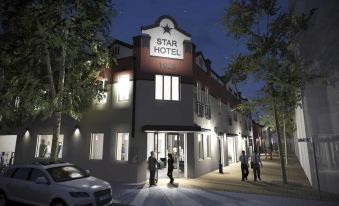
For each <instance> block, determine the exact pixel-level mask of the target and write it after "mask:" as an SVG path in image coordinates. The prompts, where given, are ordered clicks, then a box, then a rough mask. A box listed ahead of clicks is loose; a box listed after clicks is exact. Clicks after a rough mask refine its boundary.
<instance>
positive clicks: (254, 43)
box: [223, 0, 314, 183]
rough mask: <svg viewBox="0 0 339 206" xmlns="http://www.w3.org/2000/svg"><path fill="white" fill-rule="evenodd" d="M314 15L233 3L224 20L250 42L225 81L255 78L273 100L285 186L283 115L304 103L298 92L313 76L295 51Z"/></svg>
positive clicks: (239, 0)
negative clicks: (281, 114) (296, 42)
mask: <svg viewBox="0 0 339 206" xmlns="http://www.w3.org/2000/svg"><path fill="white" fill-rule="evenodd" d="M313 13H314V10H311V11H310V13H309V14H307V15H306V14H300V15H296V14H293V13H290V12H289V11H285V10H283V9H281V8H280V7H279V6H278V5H277V3H276V1H275V0H233V1H232V2H231V5H230V6H229V8H227V9H226V12H225V15H224V17H223V24H224V26H225V28H226V29H227V31H228V33H229V34H230V35H232V36H233V37H234V38H236V39H238V40H239V39H240V40H242V41H244V42H246V45H247V49H248V52H247V53H246V54H239V55H238V56H236V57H235V58H234V59H233V60H232V62H231V64H230V66H229V69H228V71H227V72H226V74H225V76H226V77H225V78H232V79H233V80H235V81H244V80H246V78H247V77H248V75H253V76H254V77H255V78H256V79H257V80H259V81H261V82H263V84H264V86H263V88H262V92H263V94H264V95H263V97H265V98H269V101H266V103H268V106H269V107H270V110H271V111H272V112H273V116H274V121H275V128H276V132H277V136H278V146H279V155H280V161H281V168H282V178H283V183H287V176H286V170H285V162H284V159H283V154H282V148H281V147H282V144H281V132H280V130H281V127H280V124H281V123H280V118H279V113H283V112H286V111H288V112H291V111H293V110H294V108H295V107H296V106H297V104H298V102H299V101H300V100H301V98H300V97H301V96H300V95H299V93H298V91H299V89H300V88H301V87H302V86H303V84H304V82H305V81H306V80H307V79H308V78H309V77H310V76H311V72H310V71H308V70H307V68H306V67H304V66H303V65H302V61H301V59H300V57H299V56H298V54H297V53H296V52H295V39H296V37H297V35H298V33H299V32H300V31H303V30H306V29H307V28H308V25H309V20H310V18H311V16H312V14H313ZM259 99H260V98H259Z"/></svg>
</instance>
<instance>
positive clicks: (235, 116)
mask: <svg viewBox="0 0 339 206" xmlns="http://www.w3.org/2000/svg"><path fill="white" fill-rule="evenodd" d="M233 119H234V121H238V114H237V112H236V111H233Z"/></svg>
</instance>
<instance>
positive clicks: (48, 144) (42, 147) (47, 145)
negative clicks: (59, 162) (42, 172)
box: [35, 134, 64, 158]
mask: <svg viewBox="0 0 339 206" xmlns="http://www.w3.org/2000/svg"><path fill="white" fill-rule="evenodd" d="M52 140H53V135H38V141H37V145H36V152H35V157H37V158H50V157H51V150H52ZM63 146H64V135H62V134H60V135H59V139H58V146H57V153H58V158H62V150H63Z"/></svg>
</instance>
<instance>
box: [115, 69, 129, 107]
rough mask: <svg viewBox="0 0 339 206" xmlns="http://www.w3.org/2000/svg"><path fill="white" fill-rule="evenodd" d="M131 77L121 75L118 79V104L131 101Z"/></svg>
mask: <svg viewBox="0 0 339 206" xmlns="http://www.w3.org/2000/svg"><path fill="white" fill-rule="evenodd" d="M129 90H130V88H129V75H128V74H121V75H119V77H118V102H122V101H128V99H129Z"/></svg>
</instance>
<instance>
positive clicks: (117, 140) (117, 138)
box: [115, 132, 130, 162]
mask: <svg viewBox="0 0 339 206" xmlns="http://www.w3.org/2000/svg"><path fill="white" fill-rule="evenodd" d="M119 134H121V135H122V136H121V138H123V137H124V134H127V135H128V145H127V151H126V150H125V153H126V156H127V158H126V159H122V158H121V157H122V155H121V151H122V149H120V150H119V146H122V145H119ZM121 143H122V141H121ZM129 144H130V134H129V132H117V133H116V144H115V145H116V146H115V151H116V152H115V160H117V161H119V162H128V160H129ZM121 148H122V147H121ZM119 152H120V159H119V158H118V157H119V155H118V154H119Z"/></svg>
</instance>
